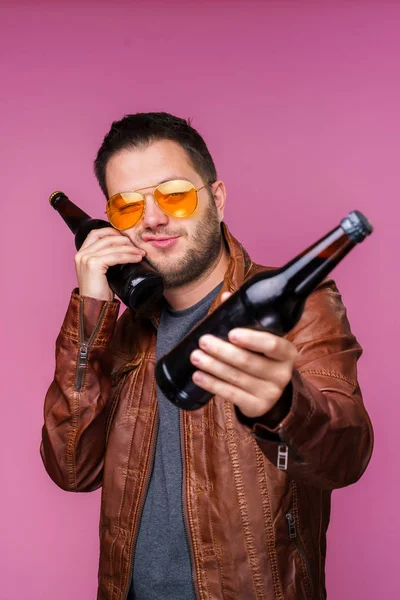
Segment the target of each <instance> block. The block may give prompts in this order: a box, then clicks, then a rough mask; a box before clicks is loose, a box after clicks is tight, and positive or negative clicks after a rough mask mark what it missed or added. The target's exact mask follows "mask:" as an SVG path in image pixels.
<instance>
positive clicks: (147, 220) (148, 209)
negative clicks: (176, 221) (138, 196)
mask: <svg viewBox="0 0 400 600" xmlns="http://www.w3.org/2000/svg"><path fill="white" fill-rule="evenodd" d="M143 196H144V198H145V202H144V209H143V215H142V222H143V226H144V227H146V226H148V227H150V228H152V229H154V228H155V227H157V225H166V224H167V223H168V215H167V214H166V213H165V212H164V211H163V210H162V208H161V207H160V206H159V204H158V202H157V200H156V198H155V197H154V190H152V191H149V192H146V193H145V194H143Z"/></svg>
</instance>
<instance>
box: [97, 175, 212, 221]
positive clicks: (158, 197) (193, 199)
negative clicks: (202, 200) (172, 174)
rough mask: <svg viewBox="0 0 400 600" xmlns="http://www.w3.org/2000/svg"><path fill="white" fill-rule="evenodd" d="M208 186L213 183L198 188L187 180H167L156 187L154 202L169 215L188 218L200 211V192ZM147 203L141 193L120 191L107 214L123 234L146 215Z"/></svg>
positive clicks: (110, 201)
mask: <svg viewBox="0 0 400 600" xmlns="http://www.w3.org/2000/svg"><path fill="white" fill-rule="evenodd" d="M208 185H210V184H209V183H206V184H205V185H203V186H202V187H200V188H198V189H196V188H195V187H194V185H193V183H190V181H186V180H185V179H173V180H171V181H165V182H164V183H160V185H158V186H157V187H155V188H154V191H153V197H154V201H155V203H156V204H157V206H158V207H159V208H161V210H162V211H163V212H165V213H166V214H167V215H171V216H173V217H177V218H178V219H185V218H187V217H190V215H192V214H193V213H194V211H195V210H196V208H197V202H198V198H197V193H198V192H200V190H202V189H203V188H205V187H207V186H208ZM140 189H141V190H144V189H146V188H140ZM145 201H146V199H145V196H144V195H143V194H140V192H139V190H134V191H132V192H119V193H118V194H114V196H111V198H110V199H109V201H108V202H107V205H106V214H107V217H108V220H109V221H110V223H111V225H112V226H113V227H115V229H119V230H120V231H124V230H125V229H130V228H131V227H133V226H134V225H136V223H138V222H139V220H140V219H141V218H142V216H143V214H144V210H145Z"/></svg>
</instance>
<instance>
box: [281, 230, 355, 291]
mask: <svg viewBox="0 0 400 600" xmlns="http://www.w3.org/2000/svg"><path fill="white" fill-rule="evenodd" d="M354 246H355V243H354V242H352V241H351V240H350V238H349V237H348V236H347V235H346V233H345V232H344V231H343V229H342V228H341V227H337V228H336V229H334V230H333V231H331V232H330V233H328V234H327V235H326V236H325V237H323V238H322V239H320V240H319V241H318V242H316V243H315V244H314V245H312V246H310V247H309V248H308V249H307V250H305V251H304V252H302V253H301V254H300V255H299V256H297V257H296V258H295V259H294V260H292V261H291V262H289V263H288V264H287V265H285V266H284V267H283V268H282V272H283V273H284V275H285V278H286V282H287V283H286V286H285V287H287V289H290V290H291V292H292V293H293V294H294V295H296V296H299V297H306V296H308V294H310V293H311V292H312V291H313V290H314V289H315V288H316V287H317V285H319V284H320V283H321V281H322V280H323V279H324V278H325V277H326V276H327V275H328V273H330V271H331V270H332V269H333V268H334V267H335V266H336V265H337V264H338V263H339V262H340V261H341V260H342V258H343V257H344V256H346V254H347V253H348V252H350V250H351V249H352V248H354Z"/></svg>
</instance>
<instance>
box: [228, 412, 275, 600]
mask: <svg viewBox="0 0 400 600" xmlns="http://www.w3.org/2000/svg"><path fill="white" fill-rule="evenodd" d="M232 411H233V407H232V405H228V403H227V401H224V413H225V420H226V425H227V429H229V431H230V432H231V433H232V432H233V430H234V427H233V419H232ZM228 448H229V456H230V459H231V464H232V471H233V479H234V482H235V487H236V495H237V499H238V506H239V511H240V517H241V522H242V528H243V534H244V539H245V544H246V550H247V554H248V558H249V565H250V571H251V574H252V580H253V585H254V589H255V593H256V598H257V599H260V600H262V599H265V596H264V593H263V577H262V575H261V571H260V566H259V560H258V553H257V550H256V547H255V544H254V540H253V539H252V536H251V526H250V520H249V516H248V507H247V503H246V492H245V488H244V483H243V477H242V474H241V470H240V464H239V463H240V461H239V456H238V450H237V447H236V442H235V437H234V436H233V435H230V436H229V437H228Z"/></svg>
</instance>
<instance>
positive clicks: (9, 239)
mask: <svg viewBox="0 0 400 600" xmlns="http://www.w3.org/2000/svg"><path fill="white" fill-rule="evenodd" d="M399 31H400V4H399V3H398V2H396V1H393V2H391V3H389V2H382V1H378V0H377V1H376V2H344V1H343V2H338V1H335V2H333V1H332V2H321V3H318V2H315V3H309V2H277V3H275V2H261V1H260V2H250V1H247V2H246V1H236V2H233V1H231V2H228V1H226V2H223V1H222V0H221V1H220V2H202V3H200V2H193V3H192V2H165V3H162V2H161V1H160V2H151V1H150V2H146V3H145V2H123V1H114V2H89V1H87V0H86V1H85V0H81V1H80V2H72V1H71V0H70V1H69V2H66V1H65V2H50V1H42V2H38V1H37V2H31V3H22V2H17V1H15V2H14V3H13V4H12V5H11V4H5V3H2V5H1V8H0V53H1V56H2V59H3V60H2V61H1V66H0V82H1V83H0V85H1V97H0V103H1V104H0V115H1V137H0V144H1V149H0V172H1V193H2V197H3V201H2V209H1V214H2V223H3V225H2V235H1V251H2V254H1V255H2V257H3V260H2V270H3V269H4V272H3V273H2V276H1V280H2V282H3V287H2V294H1V314H2V317H3V318H2V325H1V332H2V337H1V339H2V345H1V359H2V361H1V362H2V376H1V399H2V432H1V438H0V439H1V442H0V443H1V448H0V461H1V463H0V468H1V484H2V488H1V495H0V503H1V540H0V575H1V583H0V599H1V600H21V599H23V600H25V599H29V600H39V599H40V600H54V599H55V598H56V599H57V600H71V598H74V599H76V600H88V599H89V598H94V597H95V589H96V577H97V557H98V538H97V526H98V517H99V500H100V494H99V492H96V493H93V494H88V495H83V494H82V495H80V494H76V495H75V494H68V493H66V492H63V491H61V490H59V489H58V488H57V487H56V486H55V485H54V484H53V483H52V481H51V480H50V479H49V478H48V476H47V474H46V473H45V471H44V468H43V466H42V464H41V461H40V458H39V442H40V430H41V425H42V410H43V398H44V395H45V392H46V390H47V387H48V385H49V383H50V381H51V379H52V375H53V369H54V342H55V338H56V335H57V333H58V330H59V327H60V325H61V321H62V318H63V316H64V313H65V309H66V306H67V303H68V299H69V294H70V291H71V289H72V288H73V287H74V285H75V274H74V266H73V253H74V247H73V239H72V235H71V234H70V233H69V232H68V230H67V229H66V228H65V226H64V225H63V223H62V222H61V220H60V219H59V217H58V216H57V215H56V213H55V212H54V211H52V210H51V209H50V207H49V205H48V202H47V198H48V196H49V194H50V193H51V192H52V191H53V190H55V189H60V188H61V189H63V190H65V192H66V193H67V194H68V195H70V197H71V199H72V200H74V201H76V202H77V203H78V204H80V205H82V207H84V208H85V209H86V210H87V211H88V212H90V213H92V214H93V216H97V217H101V216H102V213H103V209H104V206H103V197H102V195H101V193H100V191H99V189H98V188H97V184H96V182H95V179H94V176H93V174H92V160H93V158H94V156H95V153H96V151H97V148H98V146H99V145H100V143H101V140H102V137H103V136H104V134H105V133H106V131H107V130H108V128H109V126H110V124H111V121H112V120H114V119H118V118H120V117H122V116H123V115H124V114H126V113H129V112H136V111H150V110H166V111H170V112H173V113H175V114H177V115H179V116H183V117H192V118H193V125H194V126H195V127H196V128H198V130H199V131H200V132H201V133H202V134H203V135H204V137H205V139H206V141H207V142H208V144H209V148H210V151H211V153H212V154H213V156H214V159H215V162H216V164H217V168H218V171H219V175H220V177H221V178H222V179H223V180H224V181H225V182H226V185H227V188H228V208H227V215H226V221H227V223H228V224H229V226H230V228H231V230H232V232H233V233H234V234H235V235H236V236H237V237H239V238H240V239H241V240H242V241H243V243H244V244H245V245H246V247H247V248H248V250H249V251H250V253H251V255H252V256H253V258H254V259H255V260H257V261H259V262H263V263H267V264H272V265H279V264H282V263H284V262H286V261H287V260H288V259H289V258H291V257H292V255H294V254H295V253H297V252H299V251H300V250H302V249H303V248H305V247H306V246H307V245H308V244H309V243H311V242H313V241H314V240H315V239H316V238H317V237H319V236H320V235H322V234H324V233H325V232H326V231H327V230H328V229H330V228H331V227H333V226H336V224H337V223H338V222H339V220H340V219H341V218H342V217H343V216H344V215H345V214H347V212H348V211H349V210H352V209H354V208H357V209H359V210H361V211H364V212H365V213H366V215H367V216H368V217H369V218H370V219H371V221H372V222H373V224H374V225H375V229H376V230H375V233H374V235H373V236H372V237H371V238H369V239H368V240H367V241H366V242H365V243H364V244H363V245H362V246H360V247H359V248H357V249H356V250H355V251H354V252H353V253H352V254H351V255H350V256H349V257H348V258H347V259H346V261H345V262H344V263H343V264H342V265H340V266H339V267H338V268H337V270H336V271H335V278H336V281H337V283H338V285H339V287H340V289H341V291H342V294H343V298H344V302H345V304H346V306H347V307H348V313H349V317H350V320H351V323H352V327H353V330H354V332H355V334H356V335H357V337H358V339H359V340H360V342H361V344H362V345H363V346H364V348H365V352H364V355H363V357H362V359H361V361H360V363H359V376H360V381H361V384H362V388H363V391H364V398H365V403H366V406H367V408H368V410H369V413H370V415H371V417H372V420H373V424H374V427H375V435H376V440H375V442H376V443H375V452H374V455H373V459H372V461H371V463H370V466H369V468H368V470H367V472H366V474H365V475H364V477H363V478H362V480H361V481H360V482H359V483H357V484H356V485H354V486H352V487H349V488H347V489H343V490H339V491H336V492H335V493H334V494H333V513H332V523H331V527H330V531H329V548H328V563H327V584H328V596H329V599H330V600H347V599H348V600H358V599H362V600H376V599H377V598H381V597H382V598H385V597H386V598H395V597H399V595H398V594H399V591H398V590H399V583H398V571H399V568H400V560H399V553H398V539H399V534H400V517H399V514H400V511H399V507H398V496H399V492H400V486H399V475H398V473H399V466H398V465H399V458H398V457H399V445H398V429H399V426H398V422H399V418H400V409H399V405H398V403H397V400H398V392H397V388H398V386H397V378H398V372H397V371H396V367H397V360H395V357H396V358H397V355H398V339H399V322H398V311H399V304H398V293H399V291H400V290H399V282H398V269H397V266H398V261H397V258H398V250H397V248H398V246H397V241H398V240H397V235H396V234H397V230H398V222H399V218H400V209H399V188H400V182H399V178H400V176H399V173H400V169H399V154H400V142H399V139H400V122H399V106H400V79H399V75H400V73H399V56H400V34H399ZM4 58H6V60H4ZM349 460H352V457H351V456H349Z"/></svg>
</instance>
